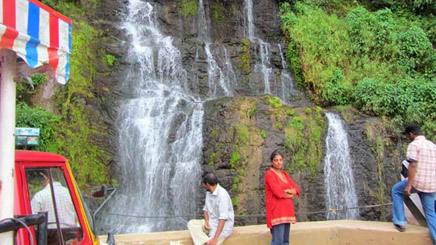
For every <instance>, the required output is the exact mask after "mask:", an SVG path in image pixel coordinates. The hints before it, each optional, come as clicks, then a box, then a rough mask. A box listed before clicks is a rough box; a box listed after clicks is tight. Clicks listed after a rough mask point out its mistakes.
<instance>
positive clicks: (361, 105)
mask: <svg viewBox="0 0 436 245" xmlns="http://www.w3.org/2000/svg"><path fill="white" fill-rule="evenodd" d="M290 2H291V3H292V5H291V4H290V3H289V1H286V2H285V1H283V3H282V6H281V12H280V15H281V18H282V20H283V29H284V31H285V33H286V35H287V37H288V39H289V46H288V49H287V53H286V57H287V59H288V61H289V62H290V64H291V69H292V70H293V73H294V75H295V80H296V82H297V84H298V85H299V86H300V87H303V88H305V89H306V90H307V91H308V92H309V94H310V95H311V97H312V99H313V100H314V101H315V102H316V103H319V104H323V105H350V106H353V107H354V108H356V109H358V110H360V111H361V112H364V113H367V114H371V115H375V116H380V117H383V116H386V117H389V118H392V119H395V120H394V121H395V123H396V124H397V127H398V126H402V124H404V123H405V122H410V121H414V122H417V123H419V124H421V125H423V129H424V131H425V133H426V134H427V135H428V136H429V137H434V136H436V129H435V128H436V127H435V126H436V104H435V103H434V101H435V99H436V50H435V48H434V47H435V46H436V43H435V40H436V38H435V37H436V31H435V29H434V25H435V23H436V18H435V17H434V15H435V14H436V8H435V6H436V1H433V0H429V1H405V0H404V1H390V0H377V1H345V0H335V1H319V0H306V1H290Z"/></svg>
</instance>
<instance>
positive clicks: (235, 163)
mask: <svg viewBox="0 0 436 245" xmlns="http://www.w3.org/2000/svg"><path fill="white" fill-rule="evenodd" d="M240 160H241V156H240V155H239V152H233V154H232V157H231V158H230V166H231V167H232V169H235V168H236V167H237V166H238V165H239V161H240Z"/></svg>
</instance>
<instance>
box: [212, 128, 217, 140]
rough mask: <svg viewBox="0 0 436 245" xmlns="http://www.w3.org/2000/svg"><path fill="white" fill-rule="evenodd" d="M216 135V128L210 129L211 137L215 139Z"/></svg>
mask: <svg viewBox="0 0 436 245" xmlns="http://www.w3.org/2000/svg"><path fill="white" fill-rule="evenodd" d="M217 135H218V130H216V129H214V130H212V135H211V136H212V139H216V136H217Z"/></svg>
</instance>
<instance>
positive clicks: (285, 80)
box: [277, 43, 294, 101]
mask: <svg viewBox="0 0 436 245" xmlns="http://www.w3.org/2000/svg"><path fill="white" fill-rule="evenodd" d="M277 46H278V47H279V52H280V59H281V61H282V72H281V73H280V85H281V87H282V89H281V93H280V96H281V97H280V98H283V99H284V100H285V101H290V100H291V99H292V96H291V91H293V90H294V79H293V77H292V76H291V73H290V72H289V67H288V64H286V60H285V57H284V55H283V51H282V46H281V45H280V43H279V44H277Z"/></svg>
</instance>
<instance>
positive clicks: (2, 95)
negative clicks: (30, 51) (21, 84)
mask: <svg viewBox="0 0 436 245" xmlns="http://www.w3.org/2000/svg"><path fill="white" fill-rule="evenodd" d="M1 66H2V73H1V84H0V182H1V185H2V188H1V191H0V207H1V208H0V220H2V219H5V218H12V217H14V183H15V177H14V164H15V135H14V134H15V96H16V84H15V81H14V78H15V75H16V71H17V54H16V53H15V52H14V51H11V50H9V49H2V50H1ZM0 241H2V242H1V243H2V244H5V245H12V244H14V238H13V232H12V231H10V232H6V233H2V234H0Z"/></svg>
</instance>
